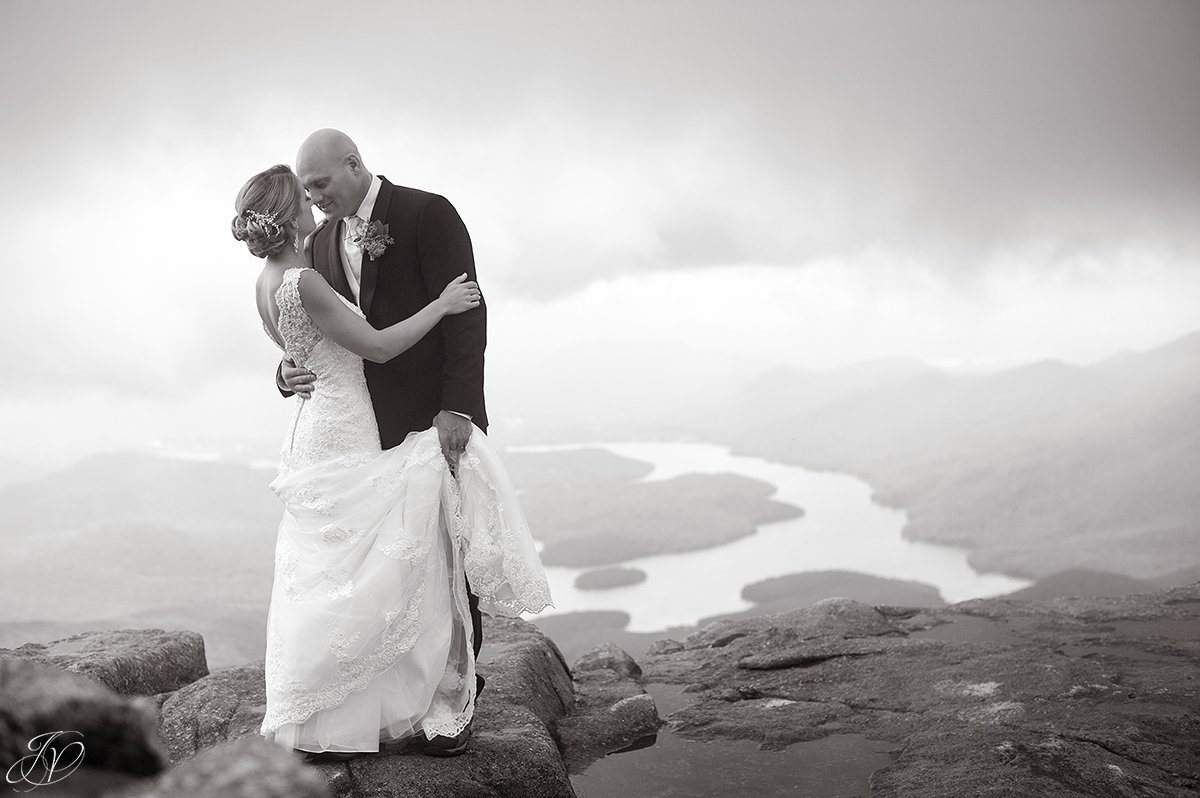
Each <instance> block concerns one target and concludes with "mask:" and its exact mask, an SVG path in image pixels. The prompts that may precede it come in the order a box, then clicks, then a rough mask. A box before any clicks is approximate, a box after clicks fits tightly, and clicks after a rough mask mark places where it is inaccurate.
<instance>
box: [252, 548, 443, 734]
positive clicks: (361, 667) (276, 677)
mask: <svg viewBox="0 0 1200 798" xmlns="http://www.w3.org/2000/svg"><path fill="white" fill-rule="evenodd" d="M424 593H425V574H424V572H421V577H420V579H419V581H418V583H417V585H416V586H415V589H414V591H413V599H412V601H411V602H410V604H409V606H408V607H406V608H405V609H404V610H403V611H401V610H393V611H391V612H389V613H387V615H386V616H385V618H384V621H385V623H386V624H387V625H386V626H385V627H384V633H383V640H384V642H383V643H382V644H381V645H379V646H378V647H377V648H376V649H375V650H374V651H372V652H371V653H370V654H368V655H366V656H362V657H357V658H355V659H342V658H341V657H339V658H338V668H339V671H340V672H341V678H340V679H339V680H338V682H337V683H335V684H331V685H328V686H326V687H324V688H322V689H320V690H318V691H317V692H316V693H313V692H310V691H308V690H306V689H305V688H304V685H303V684H302V683H300V682H299V681H297V680H295V679H291V680H288V681H287V682H285V683H284V684H282V685H279V687H278V688H277V689H278V691H279V693H280V696H279V698H278V699H277V700H276V701H274V702H268V708H267V712H266V714H265V715H264V716H263V721H262V726H261V727H260V729H259V733H260V734H264V735H265V734H268V733H271V732H274V731H275V730H276V729H278V728H279V727H280V726H282V725H283V724H285V723H303V722H304V721H306V720H308V719H309V718H310V717H312V716H313V715H314V714H316V713H317V712H320V711H322V710H326V709H330V708H332V707H336V706H338V705H339V704H341V703H342V702H344V701H345V700H346V696H348V695H350V694H351V693H355V692H358V691H360V690H363V689H365V688H366V687H367V685H368V684H370V682H371V679H373V678H375V676H377V675H378V674H380V673H382V672H383V671H384V670H386V669H387V668H390V667H391V666H392V665H394V664H395V662H396V660H398V659H399V658H400V657H402V656H403V655H404V654H406V653H407V652H408V651H409V650H410V649H411V648H412V647H413V645H414V644H415V643H416V641H417V638H418V637H419V634H420V630H419V620H420V614H421V606H422V604H423V601H424ZM272 632H274V630H272ZM271 639H272V641H273V642H274V647H275V650H274V651H272V652H270V653H271V655H272V656H270V657H268V659H269V660H272V659H274V660H276V661H277V658H278V657H279V656H281V655H282V641H281V640H280V638H279V636H278V634H275V633H272V634H271ZM271 676H272V683H277V682H278V681H280V680H281V679H282V677H283V674H282V673H281V672H280V669H279V668H278V667H276V668H272V669H271Z"/></svg>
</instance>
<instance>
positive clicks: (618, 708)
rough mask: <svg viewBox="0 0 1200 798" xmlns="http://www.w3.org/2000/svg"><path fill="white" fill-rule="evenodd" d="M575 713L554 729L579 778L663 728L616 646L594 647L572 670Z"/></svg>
mask: <svg viewBox="0 0 1200 798" xmlns="http://www.w3.org/2000/svg"><path fill="white" fill-rule="evenodd" d="M572 673H573V675H574V678H575V693H576V706H575V711H574V712H572V713H571V714H570V715H568V716H567V717H565V718H563V719H562V720H560V721H559V722H558V724H557V726H556V729H555V736H556V737H557V738H558V742H559V746H560V748H561V749H562V752H563V758H564V760H565V761H566V764H567V769H568V770H569V771H570V772H572V773H578V772H580V771H582V770H583V769H584V768H586V767H587V766H588V765H590V764H591V763H592V762H595V761H596V760H597V759H599V758H601V757H603V756H605V755H607V754H610V753H613V752H614V751H619V750H621V749H623V748H626V747H629V746H631V745H633V744H634V743H637V742H639V741H642V740H645V739H646V738H648V737H650V736H652V735H654V734H655V732H657V731H658V729H659V727H660V726H662V719H661V718H660V717H659V716H658V708H657V707H656V706H655V703H654V698H653V697H652V696H651V695H650V694H649V693H647V692H646V690H645V688H644V687H643V686H642V680H641V676H642V669H641V668H640V667H639V666H638V664H637V663H636V662H634V661H633V658H632V657H630V656H629V654H627V653H625V651H623V650H622V649H621V648H619V647H617V646H615V645H611V644H609V645H606V646H600V647H597V648H595V649H593V650H591V651H589V652H587V653H586V654H584V655H583V656H582V657H580V658H579V660H578V661H577V662H576V663H575V666H574V667H573V668H572Z"/></svg>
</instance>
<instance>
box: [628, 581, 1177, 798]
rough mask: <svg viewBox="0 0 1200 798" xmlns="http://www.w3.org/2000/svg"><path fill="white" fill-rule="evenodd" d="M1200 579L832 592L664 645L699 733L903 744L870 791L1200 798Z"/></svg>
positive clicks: (770, 742)
mask: <svg viewBox="0 0 1200 798" xmlns="http://www.w3.org/2000/svg"><path fill="white" fill-rule="evenodd" d="M1198 665H1200V584H1196V585H1192V586H1191V587H1187V588H1180V589H1176V590H1171V591H1166V592H1161V593H1149V594H1140V595H1133V596H1121V597H1115V598H1089V599H1058V600H1054V601H1047V602H1019V601H1007V600H1003V599H992V600H979V601H970V602H964V603H962V604H957V605H953V606H951V607H946V608H938V609H922V610H917V609H905V608H897V607H886V606H881V607H878V608H876V607H870V606H867V605H864V604H860V603H858V602H854V601H850V600H847V599H828V600H825V601H821V602H818V603H817V604H814V605H812V606H809V607H805V608H801V609H798V610H793V611H790V612H785V613H779V614H776V615H770V616H765V617H761V618H753V619H749V620H744V621H724V622H718V623H715V624H712V625H710V626H708V627H705V628H703V629H701V630H700V631H698V632H696V633H695V634H692V635H689V636H688V637H686V638H684V639H683V640H680V641H671V640H664V641H661V642H660V643H658V644H656V645H655V646H653V647H652V648H651V650H650V652H649V653H648V654H647V655H646V656H645V657H644V658H643V660H642V667H643V669H644V671H645V675H646V678H647V679H648V680H651V681H654V682H666V683H671V684H682V685H687V692H688V694H690V695H692V696H693V697H694V699H695V700H694V702H693V703H691V704H690V705H687V706H685V707H683V708H681V709H679V710H677V711H676V712H674V713H673V714H671V715H670V716H669V717H668V718H667V722H668V723H669V724H670V726H671V728H672V730H673V731H674V732H675V733H676V734H679V735H682V736H684V737H688V738H691V739H698V740H707V739H716V738H730V739H748V740H755V741H758V742H759V743H760V745H761V746H762V747H764V748H772V749H779V748H783V747H786V746H787V745H789V744H791V743H794V742H799V741H804V740H813V739H817V738H821V737H825V736H828V735H833V734H843V733H859V734H863V735H866V736H867V737H870V738H873V739H877V740H883V741H888V742H892V743H895V744H898V745H899V746H900V747H901V750H900V752H899V754H898V756H897V759H896V761H895V762H894V764H892V765H891V766H889V767H887V768H884V769H883V770H880V771H878V772H877V773H875V775H874V776H873V777H872V779H871V784H872V788H873V793H872V794H873V795H879V796H888V797H889V798H891V797H892V796H897V797H898V796H905V798H922V796H947V795H971V796H1073V797H1076V798H1078V797H1079V796H1138V795H1153V796H1181V797H1182V796H1196V795H1197V794H1200V692H1198V691H1200V668H1198Z"/></svg>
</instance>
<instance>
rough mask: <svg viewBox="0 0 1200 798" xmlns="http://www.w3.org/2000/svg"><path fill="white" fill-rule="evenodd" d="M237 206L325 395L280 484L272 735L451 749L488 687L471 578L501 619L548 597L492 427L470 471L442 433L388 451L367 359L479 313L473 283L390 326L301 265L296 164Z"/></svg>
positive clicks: (301, 195)
mask: <svg viewBox="0 0 1200 798" xmlns="http://www.w3.org/2000/svg"><path fill="white" fill-rule="evenodd" d="M235 207H236V209H237V215H236V216H235V217H234V218H233V222H232V231H233V236H234V238H236V239H237V240H239V241H244V242H245V243H246V246H247V248H248V249H249V250H250V253H251V254H252V255H254V256H256V257H259V258H264V259H265V263H264V265H263V269H262V273H261V274H260V275H259V278H258V283H257V288H256V292H257V304H258V312H259V315H260V316H261V317H262V322H263V327H264V329H265V330H266V333H267V334H268V335H269V336H270V337H271V339H272V340H273V341H274V342H275V343H276V345H277V346H279V348H280V349H282V350H283V351H284V352H285V353H286V355H287V356H288V357H291V358H292V359H294V360H295V362H296V363H297V364H301V365H304V366H305V367H307V368H308V369H310V370H311V371H313V372H314V373H315V374H316V375H317V380H318V384H319V385H320V389H319V390H317V391H314V392H313V394H312V397H311V398H310V399H307V400H305V399H303V398H299V399H297V406H296V411H295V416H294V418H293V419H292V424H291V428H290V430H289V431H288V433H287V435H286V437H285V440H284V442H283V448H282V451H281V460H280V467H279V474H278V476H277V477H276V478H275V480H274V481H272V482H271V489H272V490H273V491H274V492H275V494H276V495H277V496H278V497H279V498H280V500H281V501H282V502H283V505H284V513H283V520H282V521H281V522H280V525H279V532H278V538H277V541H276V548H275V578H274V584H273V586H272V592H271V606H270V610H269V612H268V616H267V647H266V663H265V677H266V697H267V706H266V713H265V716H264V718H263V722H262V727H261V728H260V730H259V733H260V734H261V735H263V736H264V737H266V738H267V739H270V740H274V741H276V742H278V743H280V744H281V745H284V746H288V747H291V748H293V749H295V750H298V751H307V752H341V756H340V757H338V755H337V754H327V755H326V756H333V757H338V758H349V757H350V756H353V752H375V751H378V750H379V744H380V743H381V742H391V741H394V740H402V739H405V738H408V737H413V736H416V735H419V734H421V735H423V736H424V737H425V738H426V739H429V740H432V739H434V738H439V739H441V738H447V739H454V738H456V736H459V735H461V733H462V732H464V730H466V731H469V724H470V722H471V717H472V715H473V712H474V704H475V689H476V687H475V685H476V681H475V659H474V651H473V648H472V639H471V636H472V631H471V629H472V627H471V618H470V615H469V608H468V602H467V595H466V589H465V587H464V585H465V580H464V578H463V577H464V572H465V575H466V578H467V579H469V580H470V584H471V586H472V588H473V589H474V590H475V592H476V593H477V594H478V596H479V602H480V608H481V609H482V610H484V611H485V612H488V613H490V614H493V615H495V614H500V615H505V616H509V617H518V616H519V615H520V614H521V613H522V612H540V611H541V610H542V609H545V608H546V607H547V606H552V604H551V600H550V590H549V587H548V585H547V583H546V575H545V572H544V571H543V569H542V565H541V562H540V560H539V558H538V555H537V551H536V549H535V547H534V543H533V539H532V537H531V536H530V534H529V528H528V526H527V524H526V522H525V518H524V514H523V513H522V511H521V507H520V504H519V503H518V501H517V497H516V491H515V490H514V489H513V487H512V485H511V483H510V482H509V479H508V477H507V474H506V473H505V471H504V468H503V466H502V464H501V462H500V459H499V457H498V456H497V454H496V451H495V449H494V448H493V447H492V445H491V443H490V442H489V441H488V439H487V437H486V436H485V435H484V433H483V432H482V430H480V429H479V428H478V427H475V428H473V429H472V432H471V436H470V439H469V440H468V442H467V446H466V450H465V452H464V453H463V456H462V458H461V459H460V461H459V465H458V468H457V473H451V471H450V469H449V467H448V466H447V463H446V459H445V457H444V456H443V454H442V450H441V445H440V442H439V439H438V432H437V429H436V427H433V426H431V427H430V428H429V429H427V430H425V431H423V432H414V433H411V434H409V436H408V437H407V438H406V439H405V440H404V442H403V443H401V444H400V445H399V446H396V447H394V448H392V449H388V450H383V449H381V447H380V442H379V430H378V427H377V426H376V421H375V415H374V412H373V411H372V408H371V398H370V394H369V393H368V392H367V385H366V380H365V378H364V375H363V359H367V360H371V361H373V362H377V363H378V362H385V361H387V360H390V359H391V358H393V357H395V356H396V355H398V354H400V353H401V352H403V351H405V350H406V349H408V348H409V347H411V346H412V345H413V344H414V343H416V342H417V341H419V340H420V339H421V338H422V337H423V336H424V335H425V334H426V333H428V332H429V331H430V330H431V329H433V328H434V326H435V325H436V324H437V323H438V321H439V320H440V319H441V318H442V317H443V316H446V315H451V314H455V313H462V312H465V311H466V310H469V309H470V308H472V307H475V306H476V305H478V303H479V296H480V294H479V289H478V286H477V285H476V284H475V283H474V282H470V281H467V280H466V275H462V276H460V277H458V278H456V279H455V280H454V281H452V282H451V283H450V284H449V285H447V286H446V288H445V290H444V291H443V292H442V294H441V296H439V297H438V298H437V299H435V300H433V301H432V302H430V303H429V304H428V305H426V306H425V308H424V309H422V310H421V311H420V312H419V313H417V314H415V315H413V316H411V317H410V318H408V319H405V320H404V321H401V322H399V323H398V324H394V325H392V326H390V327H386V328H384V329H382V330H377V329H375V328H374V327H372V326H371V324H370V323H368V322H367V321H366V319H365V318H364V316H363V314H362V312H361V310H359V308H358V307H357V306H355V305H352V304H350V303H349V302H348V301H347V300H345V299H344V298H343V297H342V296H341V295H340V294H338V293H337V292H336V291H334V290H333V288H332V287H331V286H330V285H329V284H328V283H326V282H325V280H324V278H322V277H321V275H320V274H319V273H317V272H316V271H314V270H313V269H311V268H309V267H308V266H307V265H306V263H305V261H304V257H303V255H302V254H301V252H300V250H301V246H300V242H301V241H303V240H304V238H305V237H307V236H308V235H309V234H310V233H311V232H312V230H313V229H314V227H315V224H314V221H313V216H312V211H311V203H310V201H309V200H308V199H307V198H306V196H305V192H304V189H303V187H302V186H301V184H300V181H299V179H298V178H297V177H296V175H295V174H294V173H293V172H292V171H291V169H289V168H288V167H287V166H283V165H279V166H274V167H272V168H270V169H268V170H266V171H265V172H262V173H260V174H257V175H255V176H254V177H252V178H251V179H250V180H249V181H248V182H247V183H246V184H245V186H243V187H242V189H241V191H240V192H239V193H238V196H237V201H236V205H235ZM464 748H465V745H464V746H459V747H457V748H454V749H447V748H445V747H442V748H439V747H437V746H433V747H431V748H430V749H428V750H427V752H428V753H435V754H438V753H440V754H453V753H460V752H461V750H463V749H464ZM309 756H310V757H311V756H313V754H310V755H309Z"/></svg>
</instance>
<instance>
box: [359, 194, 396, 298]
mask: <svg viewBox="0 0 1200 798" xmlns="http://www.w3.org/2000/svg"><path fill="white" fill-rule="evenodd" d="M379 180H380V183H381V184H382V185H380V187H379V196H378V197H376V198H375V207H374V208H373V209H372V210H371V221H372V222H379V223H380V224H386V223H387V217H388V208H389V207H390V206H391V204H392V184H391V183H389V182H388V181H387V178H386V177H384V176H383V175H380V176H379ZM385 257H387V253H386V252H384V254H383V255H380V256H379V257H378V258H377V259H375V260H371V256H370V255H368V254H367V253H366V252H364V253H363V259H362V270H361V271H360V272H359V275H360V277H361V279H360V280H359V283H358V296H359V302H358V306H359V307H360V308H362V312H363V314H364V315H366V316H367V317H368V318H370V316H371V300H373V299H374V298H375V283H376V282H377V281H378V279H379V264H380V263H381V262H382V261H383V259H384V258H385Z"/></svg>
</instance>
